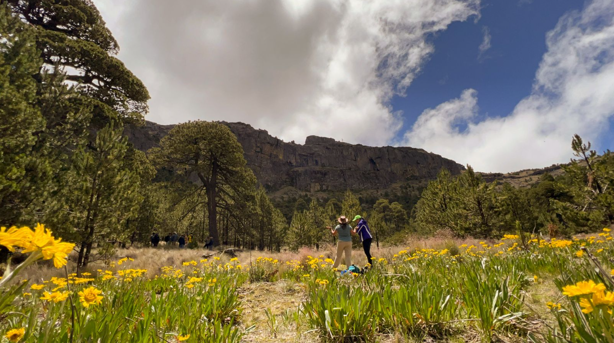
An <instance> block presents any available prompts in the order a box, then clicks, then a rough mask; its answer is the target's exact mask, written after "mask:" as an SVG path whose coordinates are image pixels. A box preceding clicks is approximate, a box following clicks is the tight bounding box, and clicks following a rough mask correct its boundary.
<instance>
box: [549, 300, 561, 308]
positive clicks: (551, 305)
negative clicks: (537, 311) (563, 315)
mask: <svg viewBox="0 0 614 343" xmlns="http://www.w3.org/2000/svg"><path fill="white" fill-rule="evenodd" d="M546 306H547V307H548V308H549V309H551V310H554V309H557V310H560V309H561V304H558V303H553V302H552V301H548V302H547V303H546Z"/></svg>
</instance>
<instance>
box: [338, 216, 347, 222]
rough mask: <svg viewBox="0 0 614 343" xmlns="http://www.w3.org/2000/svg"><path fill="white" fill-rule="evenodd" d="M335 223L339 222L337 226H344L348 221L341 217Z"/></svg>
mask: <svg viewBox="0 0 614 343" xmlns="http://www.w3.org/2000/svg"><path fill="white" fill-rule="evenodd" d="M337 221H338V222H339V224H346V223H347V222H348V219H347V218H346V217H345V216H341V217H339V219H337Z"/></svg>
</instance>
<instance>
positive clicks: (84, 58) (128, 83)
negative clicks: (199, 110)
mask: <svg viewBox="0 0 614 343" xmlns="http://www.w3.org/2000/svg"><path fill="white" fill-rule="evenodd" d="M4 2H6V3H8V4H9V6H10V8H11V9H12V11H13V12H14V13H16V14H18V15H19V16H20V18H22V19H23V20H25V21H26V22H27V23H28V24H30V25H32V26H33V27H34V28H35V30H34V31H35V32H36V44H37V46H38V48H39V52H40V56H41V58H42V59H43V61H44V62H45V63H47V64H49V65H56V67H60V68H61V69H63V70H70V71H71V73H70V74H69V75H67V77H66V78H67V80H69V81H73V82H76V83H77V84H78V87H77V90H78V91H79V93H81V94H82V95H84V96H86V97H88V98H90V99H92V101H93V102H94V104H95V108H94V109H95V113H96V115H97V119H99V120H102V122H101V123H100V124H102V123H105V122H108V120H109V118H117V117H119V118H124V119H131V120H142V119H143V116H144V115H145V114H146V113H147V100H149V93H148V91H147V89H146V88H145V86H144V85H143V83H142V82H141V81H140V80H139V79H138V78H137V77H136V76H134V74H133V73H132V72H131V71H130V70H128V68H126V67H125V66H124V64H123V63H122V62H121V61H119V60H118V59H117V58H116V57H114V56H112V55H114V54H117V53H118V52H119V46H118V44H117V42H116V41H115V38H113V36H112V34H111V31H109V29H108V28H107V27H106V24H105V22H104V20H103V19H102V17H101V16H100V12H98V10H97V9H96V7H95V6H94V4H93V2H92V1H90V0H65V1H46V0H36V1H20V0H7V1H3V3H4Z"/></svg>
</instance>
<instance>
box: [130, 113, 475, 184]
mask: <svg viewBox="0 0 614 343" xmlns="http://www.w3.org/2000/svg"><path fill="white" fill-rule="evenodd" d="M220 123H222V124H224V125H226V126H228V127H229V128H230V130H231V131H232V132H233V133H234V134H235V136H236V137H237V140H238V141H239V143H240V144H241V145H242V146H243V150H244V156H245V159H246V161H247V166H248V167H249V168H250V169H252V170H253V171H254V174H255V175H256V178H257V179H258V181H259V182H260V183H261V184H262V185H263V186H264V187H265V189H266V190H267V191H268V192H270V193H272V192H277V191H279V190H281V189H283V188H286V187H292V188H295V189H296V190H298V191H300V192H307V193H315V192H329V191H332V192H338V191H345V190H352V191H368V190H385V189H389V188H391V187H392V186H393V185H395V184H398V183H400V182H405V181H417V182H423V181H426V180H431V179H434V178H435V177H436V176H437V174H438V173H439V171H440V170H441V169H442V168H447V169H448V170H450V172H451V173H452V174H454V175H457V174H460V173H461V172H462V171H463V170H464V167H463V166H462V165H460V164H458V163H456V162H454V161H452V160H450V159H447V158H444V157H442V156H440V155H437V154H433V153H429V152H427V151H425V150H423V149H418V148H411V147H391V146H381V147H371V146H365V145H361V144H350V143H345V142H339V141H336V140H335V139H333V138H327V137H320V136H314V135H312V136H308V137H307V138H306V139H305V144H298V143H295V142H293V141H292V142H285V141H283V140H281V139H279V138H277V137H274V136H272V135H270V134H269V133H268V132H267V131H266V130H262V129H256V128H254V127H252V126H251V125H249V124H245V123H228V122H220ZM174 126H175V125H161V124H156V123H153V122H149V121H147V122H145V124H144V125H142V126H135V125H128V126H127V127H126V128H125V130H124V132H125V135H126V136H127V137H128V139H129V141H130V142H131V143H132V144H133V145H134V147H135V148H136V149H139V150H142V151H147V150H149V149H151V148H152V147H155V146H158V144H159V142H160V140H161V139H162V138H163V137H164V136H165V135H167V134H168V133H169V132H170V130H171V129H172V128H173V127H174Z"/></svg>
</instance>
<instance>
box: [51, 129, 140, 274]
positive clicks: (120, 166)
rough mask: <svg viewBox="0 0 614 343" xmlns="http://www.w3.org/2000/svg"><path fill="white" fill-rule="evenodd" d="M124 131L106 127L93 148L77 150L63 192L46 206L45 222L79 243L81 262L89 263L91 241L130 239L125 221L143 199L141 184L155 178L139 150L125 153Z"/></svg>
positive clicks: (99, 133)
mask: <svg viewBox="0 0 614 343" xmlns="http://www.w3.org/2000/svg"><path fill="white" fill-rule="evenodd" d="M122 132H123V130H122V128H114V127H112V126H107V127H105V128H104V129H102V130H100V131H99V132H98V134H97V136H96V140H95V142H94V143H93V145H92V146H91V147H90V148H89V149H88V148H84V147H81V148H79V149H78V150H77V151H75V152H74V154H73V155H72V157H71V163H72V164H71V166H70V169H69V170H68V171H67V172H66V174H65V175H64V179H63V185H62V188H61V192H60V193H59V194H58V196H57V197H56V198H54V199H52V200H50V201H49V203H48V204H47V206H48V207H49V208H50V209H51V210H50V212H49V213H48V215H47V216H48V218H47V222H48V223H50V225H53V227H54V228H55V230H56V231H57V232H58V233H59V234H61V235H62V236H63V237H66V238H68V239H69V240H71V241H74V242H79V243H80V250H79V261H78V264H79V265H87V263H88V260H89V255H90V252H91V249H92V245H93V243H95V242H98V243H99V244H103V243H104V242H106V241H124V240H126V239H127V235H128V234H129V232H128V231H127V230H125V225H126V221H127V220H128V219H130V218H132V217H134V216H135V215H136V212H137V210H138V206H139V204H140V202H141V201H142V200H143V198H142V195H141V194H140V192H139V189H140V185H141V182H144V183H147V182H148V180H147V179H148V178H149V179H151V177H152V174H151V167H150V166H147V164H148V162H147V160H146V159H144V156H143V155H142V154H141V153H136V152H133V156H132V158H128V156H126V155H127V153H128V150H129V148H128V145H127V138H126V137H124V136H123V135H122ZM137 156H140V158H138V157H137ZM147 175H148V176H147Z"/></svg>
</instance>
